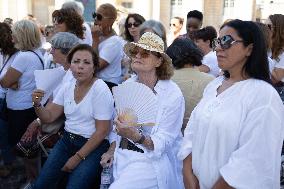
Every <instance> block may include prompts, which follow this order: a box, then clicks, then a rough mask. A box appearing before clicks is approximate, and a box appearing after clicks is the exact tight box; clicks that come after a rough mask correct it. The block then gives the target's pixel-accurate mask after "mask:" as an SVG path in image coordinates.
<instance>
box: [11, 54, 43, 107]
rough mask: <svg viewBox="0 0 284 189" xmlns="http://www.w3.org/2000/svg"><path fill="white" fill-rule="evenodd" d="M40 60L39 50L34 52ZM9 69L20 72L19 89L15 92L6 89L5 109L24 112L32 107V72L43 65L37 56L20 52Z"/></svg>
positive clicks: (33, 83) (33, 87)
mask: <svg viewBox="0 0 284 189" xmlns="http://www.w3.org/2000/svg"><path fill="white" fill-rule="evenodd" d="M34 52H35V53H37V54H38V55H39V56H40V58H41V60H43V57H42V53H41V51H40V50H39V49H37V50H34ZM11 67H12V68H14V69H16V70H17V71H18V72H21V73H22V75H21V77H20V78H19V81H18V84H19V88H18V89H17V90H13V89H8V92H7V96H6V101H7V107H8V108H10V109H12V110H25V109H29V108H31V107H32V92H33V90H34V89H35V88H36V84H35V78H34V71H35V70H42V69H43V65H42V63H41V61H40V59H39V57H38V56H36V55H35V54H34V53H33V52H30V51H21V52H19V53H18V55H17V56H16V57H15V59H14V61H13V62H12V64H11Z"/></svg>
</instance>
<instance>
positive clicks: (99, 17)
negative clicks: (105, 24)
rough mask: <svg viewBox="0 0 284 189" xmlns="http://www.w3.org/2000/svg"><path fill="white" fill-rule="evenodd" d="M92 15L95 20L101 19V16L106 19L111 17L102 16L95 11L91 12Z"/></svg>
mask: <svg viewBox="0 0 284 189" xmlns="http://www.w3.org/2000/svg"><path fill="white" fill-rule="evenodd" d="M92 16H93V19H95V20H97V21H102V19H103V18H106V19H113V18H111V17H104V16H103V15H101V14H99V13H96V12H93V14H92Z"/></svg>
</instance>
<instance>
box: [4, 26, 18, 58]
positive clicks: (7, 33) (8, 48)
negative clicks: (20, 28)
mask: <svg viewBox="0 0 284 189" xmlns="http://www.w3.org/2000/svg"><path fill="white" fill-rule="evenodd" d="M0 33H1V35H0V41H1V43H0V52H1V53H2V54H3V55H8V56H10V55H12V54H14V53H15V52H16V51H17V49H16V48H15V47H14V43H13V38H12V30H11V28H10V26H9V25H8V24H7V23H4V22H0Z"/></svg>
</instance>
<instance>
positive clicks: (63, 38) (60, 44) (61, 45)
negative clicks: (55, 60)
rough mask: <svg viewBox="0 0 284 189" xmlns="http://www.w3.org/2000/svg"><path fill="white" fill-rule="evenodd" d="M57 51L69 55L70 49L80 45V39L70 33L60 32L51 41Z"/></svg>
mask: <svg viewBox="0 0 284 189" xmlns="http://www.w3.org/2000/svg"><path fill="white" fill-rule="evenodd" d="M50 43H51V45H52V47H53V48H55V49H60V50H61V53H62V54H68V53H69V51H70V49H72V48H73V47H75V46H76V45H78V44H80V39H79V38H78V37H77V36H76V35H74V34H73V33H70V32H58V33H56V34H55V35H54V36H53V37H52V38H51V41H50Z"/></svg>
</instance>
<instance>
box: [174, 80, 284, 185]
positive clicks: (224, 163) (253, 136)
mask: <svg viewBox="0 0 284 189" xmlns="http://www.w3.org/2000/svg"><path fill="white" fill-rule="evenodd" d="M223 80H224V78H223V77H218V78H217V79H215V80H214V81H212V82H211V83H209V85H208V86H207V87H206V89H205V91H204V94H203V98H202V100H201V101H200V103H199V104H198V105H197V107H196V108H195V109H194V111H193V113H192V114H191V117H190V120H189V122H188V124H187V127H186V129H185V134H184V135H185V136H184V139H183V144H182V147H181V149H180V152H179V154H178V156H179V158H180V159H184V158H186V157H187V156H188V155H189V154H190V153H192V167H193V172H194V174H195V175H196V176H197V178H198V180H199V184H200V188H201V189H209V188H212V187H213V186H214V184H215V183H216V181H217V180H218V179H219V178H220V177H221V176H222V177H223V178H224V179H225V181H226V182H227V183H228V184H229V185H230V186H232V187H234V188H242V189H245V188H247V189H262V188H263V189H276V188H280V179H279V178H280V154H281V147H282V142H283V136H284V132H283V131H284V129H283V126H284V116H283V115H284V108H283V104H282V101H281V99H280V97H279V95H278V94H277V92H276V91H275V89H274V88H273V87H272V86H271V85H269V84H268V83H266V82H264V81H260V80H256V79H248V80H244V81H240V82H237V83H235V84H234V85H233V86H231V87H230V88H228V89H226V90H225V91H223V92H222V93H221V94H219V95H218V96H217V88H218V87H219V86H220V85H221V84H222V81H223Z"/></svg>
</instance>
